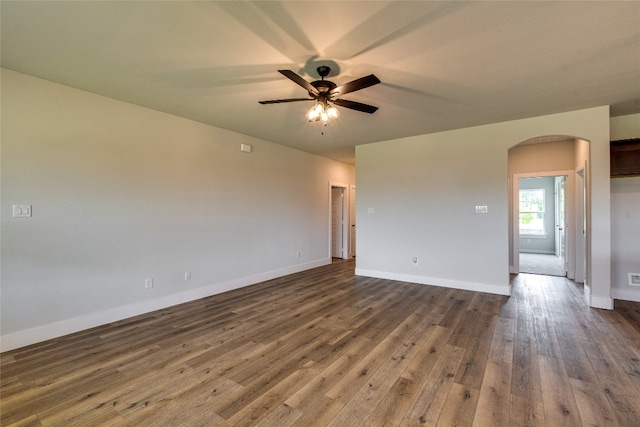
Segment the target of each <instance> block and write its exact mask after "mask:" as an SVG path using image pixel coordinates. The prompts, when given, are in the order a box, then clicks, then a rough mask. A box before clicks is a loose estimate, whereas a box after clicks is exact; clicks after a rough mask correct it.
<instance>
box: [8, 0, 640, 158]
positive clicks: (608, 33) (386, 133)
mask: <svg viewBox="0 0 640 427" xmlns="http://www.w3.org/2000/svg"><path fill="white" fill-rule="evenodd" d="M1 8H2V9H1V18H2V22H1V25H2V27H1V30H2V33H1V36H2V46H1V47H2V50H1V55H2V66H3V67H5V68H8V69H11V70H15V71H19V72H23V73H26V74H30V75H33V76H36V77H41V78H44V79H48V80H51V81H54V82H59V83H62V84H65V85H69V86H72V87H76V88H80V89H84V90H87V91H90V92H94V93H97V94H101V95H104V96H108V97H111V98H115V99H120V100H123V101H127V102H131V103H134V104H138V105H142V106H145V107H149V108H153V109H156V110H159V111H164V112H167V113H171V114H175V115H178V116H181V117H185V118H189V119H192V120H196V121H199V122H203V123H208V124H210V125H213V126H217V127H220V128H224V129H229V130H232V131H236V132H240V133H243V134H246V135H251V136H255V137H258V138H261V139H264V140H268V141H272V142H275V143H278V144H283V145H287V146H291V147H295V148H298V149H300V150H304V151H308V152H313V153H317V154H320V155H323V156H327V157H330V158H334V159H337V160H341V161H345V162H350V163H352V162H353V161H354V148H353V147H354V146H355V145H359V144H366V143H370V142H375V141H381V140H389V139H394V138H399V137H405V136H411V135H418V134H425V133H431V132H437V131H442V130H449V129H456V128H462V127H468V126H474V125H480V124H487V123H495V122H501V121H506V120H513V119H519V118H525V117H533V116H538V115H544V114H552V113H557V112H563V111H569V110H577V109H582V108H590V107H595V106H600V105H611V106H612V107H611V113H612V115H624V114H631V113H638V112H640V2H638V1H630V2H629V1H627V2H599V1H595V2H582V1H575V2H574V1H572V2H537V1H536V2H526V1H511V2H502V1H500V2H427V1H411V2H399V1H392V2H385V1H376V2H360V1H358V2H335V1H331V2H320V1H314V2H302V1H298V2H241V1H234V2H185V1H182V2H153V1H151V2H133V1H130V2H128V1H125V2H93V1H77V2H71V1H68V2H66V1H65V2H56V1H46V2H27V1H15V2H14V1H6V0H3V1H2V3H1ZM323 64H324V65H330V66H331V67H332V70H333V71H332V74H331V77H330V79H331V80H332V81H334V82H336V83H337V84H338V85H340V84H342V83H346V82H348V81H350V80H353V79H355V78H358V77H361V76H364V75H367V74H371V73H373V74H375V75H376V76H378V77H379V78H380V80H382V84H379V85H377V86H373V87H370V88H367V89H364V90H362V91H358V92H353V93H350V94H348V95H345V96H344V99H349V100H353V101H358V102H364V103H367V104H372V105H375V106H378V107H379V108H380V109H379V110H378V111H377V112H376V113H374V114H372V115H369V114H364V113H360V112H356V111H352V110H346V109H344V108H342V109H341V116H340V118H339V119H338V120H337V121H335V122H331V123H330V124H329V125H328V126H326V127H324V128H323V127H322V126H321V124H320V123H308V122H307V121H306V120H305V118H304V114H305V112H306V110H307V109H308V108H309V107H310V104H309V103H305V102H299V103H287V104H276V105H260V104H258V101H259V100H265V99H275V98H297V97H305V96H306V93H305V91H304V90H303V89H302V88H300V87H299V86H297V85H295V84H294V83H293V82H291V81H290V80H288V79H286V78H284V77H283V76H282V75H281V74H279V73H278V72H277V70H278V69H291V70H294V71H296V72H297V73H300V74H301V75H302V76H303V77H304V78H306V79H307V80H315V79H317V78H318V76H317V74H316V71H315V70H316V68H317V66H318V65H323Z"/></svg>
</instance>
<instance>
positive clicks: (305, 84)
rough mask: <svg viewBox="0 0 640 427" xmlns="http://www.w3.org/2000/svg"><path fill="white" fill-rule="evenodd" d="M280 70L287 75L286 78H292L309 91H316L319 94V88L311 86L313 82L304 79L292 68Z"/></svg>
mask: <svg viewBox="0 0 640 427" xmlns="http://www.w3.org/2000/svg"><path fill="white" fill-rule="evenodd" d="M278 72H279V73H280V74H282V75H283V76H285V77H286V78H288V79H289V80H292V81H293V82H294V83H297V84H298V85H300V86H302V87H303V88H305V89H306V90H307V92H309V93H314V94H316V95H317V94H318V93H319V92H318V89H316V88H315V87H313V86H311V83H309V82H308V81H306V80H305V79H303V78H302V77H300V76H299V75H298V74H296V73H294V72H293V71H291V70H278Z"/></svg>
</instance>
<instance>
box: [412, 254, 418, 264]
mask: <svg viewBox="0 0 640 427" xmlns="http://www.w3.org/2000/svg"><path fill="white" fill-rule="evenodd" d="M413 263H414V264H418V257H417V256H414V257H413Z"/></svg>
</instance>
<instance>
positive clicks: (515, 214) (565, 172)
mask: <svg viewBox="0 0 640 427" xmlns="http://www.w3.org/2000/svg"><path fill="white" fill-rule="evenodd" d="M588 158H589V143H588V141H586V140H583V139H580V138H576V137H574V136H567V135H547V136H540V137H537V138H532V139H528V140H526V141H522V142H520V143H518V144H516V145H514V146H513V147H511V148H510V149H509V161H508V169H509V209H510V215H509V237H510V241H509V248H510V251H509V270H510V272H511V273H512V274H518V273H519V272H520V265H519V264H520V262H519V256H520V255H519V254H520V246H521V245H520V243H521V240H522V239H521V233H520V231H521V224H520V222H521V215H520V194H521V193H520V182H521V181H520V179H521V178H534V177H550V176H553V177H565V179H566V183H565V186H564V189H565V197H564V199H565V212H564V218H563V219H562V220H561V221H559V222H556V224H555V227H556V229H555V230H554V233H555V234H556V238H564V240H565V242H566V243H565V246H564V255H565V256H566V275H567V277H568V278H570V279H574V280H576V281H578V282H584V283H585V286H587V287H588V281H587V280H585V274H584V271H588V268H584V267H586V266H587V262H588V256H587V250H588V245H587V236H586V233H587V230H588V227H587V226H586V225H587V222H588V220H589V218H588V211H589V209H588V207H589V204H588V197H585V195H587V194H588V186H587V182H588V173H589V171H588V168H587V166H588ZM552 191H553V190H552ZM560 229H562V230H560ZM560 232H563V233H564V236H561V235H560ZM529 237H533V236H529Z"/></svg>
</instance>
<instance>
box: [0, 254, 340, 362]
mask: <svg viewBox="0 0 640 427" xmlns="http://www.w3.org/2000/svg"><path fill="white" fill-rule="evenodd" d="M328 264H331V258H325V259H320V260H316V261H311V262H307V263H304V264H297V265H293V266H290V267H285V268H281V269H278V270H272V271H266V272H264V273H258V274H254V275H251V276H246V277H240V278H237V279H233V280H229V281H226V282H221V283H215V284H212V285H208V286H203V287H201V288H197V289H190V290H188V291H184V292H179V293H175V294H172V295H167V296H165V297H162V298H157V299H154V300H150V301H143V302H138V303H135V304H129V305H125V306H121V307H116V308H112V309H109V310H103V311H100V312H97V313H91V314H87V315H85V316H79V317H74V318H71V319H65V320H61V321H59V322H55V323H51V324H48V325H42V326H38V327H36V328H32V329H27V330H24V331H18V332H14V333H11V334H7V335H3V336H2V337H0V349H1V351H2V352H5V351H9V350H14V349H16V348H20V347H25V346H28V345H31V344H35V343H38V342H42V341H46V340H50V339H53V338H58V337H61V336H64V335H68V334H72V333H74V332H79V331H83V330H85V329H90V328H94V327H96V326H100V325H105V324H107V323H111V322H116V321H118V320H122V319H126V318H129V317H133V316H138V315H140V314H144V313H149V312H152V311H155V310H160V309H163V308H167V307H171V306H174V305H178V304H182V303H185V302H189V301H194V300H197V299H200V298H205V297H208V296H211V295H216V294H220V293H222V292H227V291H230V290H233V289H238V288H242V287H244V286H249V285H254V284H256V283H260V282H264V281H267V280H271V279H276V278H278V277H282V276H286V275H289V274H293V273H298V272H301V271H305V270H309V269H312V268H316V267H321V266H323V265H328Z"/></svg>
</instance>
